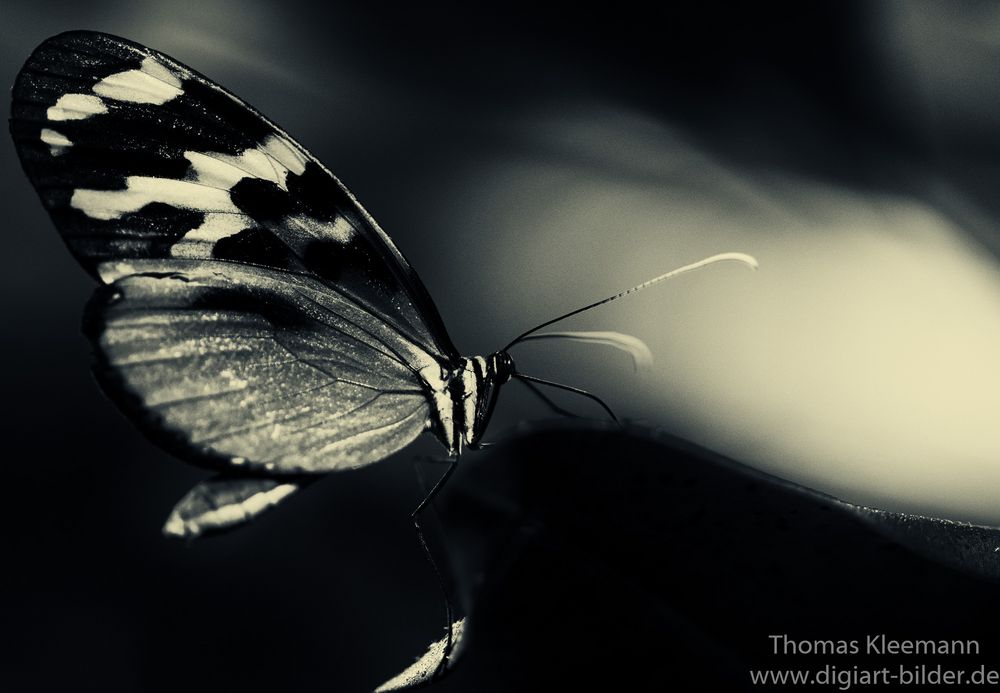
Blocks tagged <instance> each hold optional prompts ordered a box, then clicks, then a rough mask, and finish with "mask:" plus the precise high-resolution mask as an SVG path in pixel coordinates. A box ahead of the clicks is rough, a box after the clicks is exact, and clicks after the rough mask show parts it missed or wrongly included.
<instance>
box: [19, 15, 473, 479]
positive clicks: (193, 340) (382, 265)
mask: <svg viewBox="0 0 1000 693" xmlns="http://www.w3.org/2000/svg"><path fill="white" fill-rule="evenodd" d="M11 131H12V134H13V136H14V139H15V142H16V144H17V149H18V153H19V155H20V157H21V161H22V164H23V166H24V169H25V171H26V172H27V174H28V176H29V178H30V179H31V181H32V183H33V184H34V186H35V188H36V189H37V191H38V193H39V195H40V197H41V199H42V201H43V203H44V204H45V206H46V208H47V209H48V210H49V212H50V214H51V215H52V218H53V219H54V220H55V222H56V225H57V226H58V228H59V230H60V232H61V233H62V235H63V238H64V239H65V240H66V242H67V244H68V246H69V248H70V250H71V251H72V252H73V254H74V255H75V256H76V257H77V259H78V260H79V261H80V263H81V264H82V265H83V266H84V267H85V268H86V269H87V270H88V271H90V272H91V273H92V274H94V275H95V276H96V277H98V278H99V279H100V280H101V281H102V282H104V283H105V284H107V285H108V286H106V287H104V288H103V289H102V290H100V291H98V293H97V294H96V295H95V297H94V299H93V300H92V302H91V305H90V308H89V310H88V318H87V321H86V324H87V332H88V334H89V336H90V337H91V339H92V340H93V341H94V343H95V346H96V348H97V349H96V350H97V353H98V365H97V372H98V375H99V377H100V379H101V381H102V383H103V384H104V386H105V389H106V390H107V391H108V392H109V393H110V394H111V395H112V397H114V398H115V399H116V400H117V401H118V402H119V404H121V405H123V406H124V408H125V409H126V411H127V412H128V413H129V414H130V416H132V418H133V419H134V420H136V421H137V422H138V423H139V424H140V425H141V426H142V427H143V428H144V430H146V431H147V433H149V434H150V435H151V436H152V437H155V438H157V439H158V440H159V442H161V443H162V444H164V445H166V446H167V447H170V448H171V449H174V450H175V451H177V452H180V453H182V454H185V455H186V456H188V457H193V458H195V459H197V460H198V461H205V462H210V463H215V464H221V465H223V466H229V467H233V466H237V467H243V468H246V469H248V470H250V471H255V472H257V471H269V472H275V473H302V472H320V471H330V470H333V469H340V468H345V467H354V466H358V465H361V464H366V463H369V462H374V461H376V460H378V459H382V458H383V457H385V456H387V455H388V454H390V453H392V452H393V451H395V450H398V449H399V448H401V447H403V446H404V445H406V444H407V443H409V442H410V441H411V440H413V438H414V437H416V436H417V435H418V434H419V433H420V432H421V431H422V430H425V428H426V427H427V425H428V422H429V420H430V419H431V418H432V416H433V414H432V410H431V405H430V404H429V398H433V396H434V392H432V391H431V392H429V391H428V385H427V380H426V378H424V377H423V376H422V375H421V373H427V372H428V370H430V371H435V370H436V371H440V370H441V369H442V368H448V367H450V365H451V364H454V363H456V362H457V360H458V355H457V352H456V351H455V349H454V347H453V346H452V344H451V341H450V340H449V338H448V336H447V333H446V332H445V330H444V327H443V325H442V323H441V319H440V317H439V316H438V313H437V310H436V308H435V307H434V305H433V303H432V302H431V300H430V298H429V296H428V294H427V291H426V289H425V288H424V287H423V285H422V284H421V282H420V280H419V278H418V277H417V275H416V273H415V272H414V271H413V269H412V268H411V267H410V265H409V264H408V263H407V262H406V260H405V259H404V258H403V256H402V255H401V254H400V252H399V251H398V250H397V248H396V247H395V245H394V244H393V243H392V241H391V240H390V239H389V237H388V236H387V235H386V234H385V233H384V232H383V231H382V230H381V229H380V228H379V227H378V226H377V225H376V224H375V222H374V221H373V220H372V218H371V217H370V216H369V215H368V214H367V212H365V211H364V209H362V208H361V206H360V205H359V204H358V203H357V201H356V200H355V199H354V198H353V197H352V196H351V195H350V193H349V192H348V191H347V190H346V189H345V188H344V187H343V185H341V184H340V182H339V181H338V180H337V179H336V178H335V177H334V176H333V175H332V174H331V173H330V172H329V171H328V170H327V169H325V168H324V167H323V166H322V165H321V164H320V163H319V162H318V161H317V160H316V159H315V158H313V157H312V156H311V155H310V154H309V153H308V152H306V151H305V150H304V149H303V148H302V147H300V146H299V145H298V144H297V143H295V142H294V141H293V140H292V139H291V138H290V137H289V136H288V135H287V134H286V133H284V132H283V131H282V130H281V129H279V128H278V127H277V126H275V125H274V124H273V123H271V122H270V121H268V120H267V119H266V118H264V117H263V116H261V115H260V114H259V113H258V112H257V111H255V110H254V109H252V108H251V107H249V106H247V105H246V104H245V103H243V102H242V101H240V100H239V99H237V98H236V97H234V96H232V95H231V94H229V93H228V92H226V91H225V90H223V89H222V88H221V87H219V86H217V85H215V84H213V83H211V82H210V81H208V80H207V79H205V78H204V77H202V76H200V75H198V74H197V73H195V72H194V71H192V70H190V69H189V68H187V67H184V66H183V65H181V64H179V63H177V62H176V61H174V60H172V59H170V58H169V57H166V56H164V55H162V54H160V53H157V52H155V51H152V50H150V49H148V48H145V47H143V46H140V45H138V44H134V43H132V42H129V41H126V40H124V39H120V38H116V37H112V36H107V35H104V34H97V33H92V32H71V33H68V34H62V35H60V36H56V37H54V38H52V39H49V40H48V41H46V42H45V43H43V44H42V45H41V46H40V47H39V48H38V49H37V50H36V51H35V52H34V53H33V54H32V56H31V57H30V58H29V59H28V62H27V63H26V65H25V66H24V68H23V69H22V71H21V73H20V74H19V76H18V79H17V82H16V84H15V88H14V99H13V106H12V117H11Z"/></svg>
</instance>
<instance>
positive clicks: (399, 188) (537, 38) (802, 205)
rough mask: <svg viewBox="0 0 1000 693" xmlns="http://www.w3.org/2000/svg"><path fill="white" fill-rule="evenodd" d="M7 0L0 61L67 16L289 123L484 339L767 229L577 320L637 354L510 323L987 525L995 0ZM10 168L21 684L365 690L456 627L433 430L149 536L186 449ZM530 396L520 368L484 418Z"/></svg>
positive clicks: (705, 416)
mask: <svg viewBox="0 0 1000 693" xmlns="http://www.w3.org/2000/svg"><path fill="white" fill-rule="evenodd" d="M3 13H4V22H3V26H2V28H0V71H2V79H3V81H4V82H5V83H7V84H11V83H12V82H13V79H14V76H15V74H16V72H17V70H18V69H19V67H20V65H21V63H22V61H23V60H24V59H25V58H26V57H27V55H28V53H29V52H30V51H31V50H32V48H34V46H36V45H37V44H38V43H39V42H41V41H42V40H43V39H45V38H46V37H48V36H50V35H52V34H55V33H58V32H60V31H63V30H68V29H76V28H89V29H97V30H101V31H107V32H110V33H115V34H119V35H122V36H125V37H128V38H131V39H133V40H136V41H139V42H141V43H145V44H147V45H150V46H152V47H155V48H157V49H159V50H162V51H163V52H165V53H167V54H169V55H172V56H173V57H175V58H177V59H178V60H180V61H181V62H184V63H186V64H188V65H191V66H192V67H194V68H195V69H197V70H198V71H200V72H202V73H204V74H206V75H208V76H209V77H211V78H213V79H215V80H216V81H218V82H220V83H221V84H223V85H225V86H227V87H228V88H229V89H230V90H232V91H234V92H235V93H237V94H239V95H240V96H242V97H243V98H245V99H246V100H248V101H249V102H250V103H252V104H254V105H255V106H257V107H258V108H259V109H260V110H261V111H263V112H264V113H265V114H267V115H268V116H270V117H272V118H273V119H275V120H276V121H277V122H279V123H281V124H282V125H283V127H285V128H286V129H287V130H288V131H289V132H290V133H291V134H292V135H293V136H295V137H296V138H297V139H298V140H299V141H301V142H302V143H303V144H304V145H305V146H306V147H307V148H309V149H310V150H311V151H312V152H314V153H315V154H316V155H317V156H318V157H319V158H320V159H322V160H323V161H324V162H325V163H326V164H327V165H328V166H329V167H330V168H331V169H332V170H334V171H335V172H336V173H337V174H338V175H339V176H340V178H341V179H342V180H343V181H344V182H345V183H346V184H347V185H348V187H350V188H351V190H352V191H353V192H354V193H355V194H356V195H357V196H358V198H359V199H360V200H362V202H363V203H364V204H365V205H366V207H367V208H368V209H369V211H371V212H372V213H373V215H374V216H375V217H376V218H377V219H378V220H379V221H380V223H381V224H382V226H383V227H384V228H385V229H386V230H387V231H388V232H389V233H390V234H391V235H392V236H393V238H394V239H395V240H396V241H397V244H398V245H399V246H400V247H401V249H402V250H403V252H404V253H405V254H406V255H407V257H408V258H409V259H410V261H411V263H412V264H413V265H414V266H415V267H416V269H417V271H418V272H419V273H420V274H421V276H422V278H423V279H424V281H425V283H426V284H427V285H428V288H429V290H430V292H431V294H432V295H433V296H434V298H435V300H436V302H437V304H438V306H439V308H440V310H441V313H442V315H443V317H444V320H445V322H446V324H447V325H448V327H449V330H450V331H451V334H452V337H453V338H454V340H455V342H456V343H457V344H458V346H459V348H460V349H461V350H462V351H463V352H464V353H468V354H473V353H489V352H490V351H492V350H494V349H496V348H497V347H498V346H500V345H502V344H504V343H506V342H507V341H508V340H509V339H510V338H511V337H512V336H513V335H515V334H517V333H519V332H520V331H522V330H524V329H526V328H527V327H530V326H531V325H533V324H536V323H538V322H541V321H543V320H545V319H547V318H549V317H552V316H554V315H556V314H559V313H561V312H564V311H566V310H569V309H571V308H573V307H576V306H578V305H580V304H581V303H585V302H588V301H591V300H595V299H597V298H601V297H603V296H604V295H607V294H610V293H613V292H615V291H618V290H620V289H622V288H625V287H627V286H630V285H632V284H635V283H637V282H639V281H642V280H643V279H646V278H648V277H650V276H653V275H655V274H658V273H660V272H663V271H665V270H667V269H670V268H671V267H674V266H678V265H681V264H684V263H686V262H690V261H692V260H695V259H698V258H699V257H701V256H704V255H708V254H712V253H715V252H721V251H726V250H742V251H745V252H749V253H752V254H754V255H756V256H757V257H758V259H759V260H760V262H761V270H760V271H759V272H757V273H755V274H750V273H749V272H746V271H743V270H742V269H740V268H737V267H735V266H727V267H719V268H715V269H712V270H708V271H706V272H704V273H702V274H700V275H695V276H691V277H686V278H684V279H681V280H677V281H676V282H674V283H673V285H672V286H665V287H661V288H658V289H655V290H651V291H648V292H645V293H643V294H640V295H638V296H636V297H634V298H630V299H629V300H628V301H623V302H620V303H616V304H614V305H612V306H608V307H606V308H604V309H602V310H601V311H600V312H598V313H594V314H590V315H588V316H582V317H581V318H579V319H577V320H576V321H575V322H574V323H572V327H575V328H578V329H616V330H620V331H624V332H629V333H633V334H636V335H637V336H639V337H641V338H643V339H644V340H646V341H647V343H649V345H650V347H651V348H652V350H653V352H654V356H655V358H656V361H655V363H654V366H653V367H652V369H651V371H648V372H646V373H639V374H636V373H633V372H632V370H631V368H630V366H629V364H628V362H627V359H626V357H624V356H622V355H621V354H618V353H615V352H606V351H600V350H598V349H597V348H593V349H591V348H587V347H581V346H576V345H570V346H560V347H558V348H556V347H553V348H545V347H543V346H541V345H539V346H535V345H525V346H523V347H520V349H521V350H520V351H519V352H518V353H516V354H515V357H516V358H517V360H518V364H519V366H520V367H521V368H522V369H523V370H524V371H526V372H529V373H534V374H537V375H540V376H543V377H549V378H552V379H556V380H562V381H564V382H571V383H573V384H576V385H580V386H583V387H587V388H588V389H591V390H594V391H597V392H599V393H600V394H601V395H602V396H603V397H605V398H606V399H607V400H608V401H609V403H611V405H612V406H613V407H615V409H616V411H618V412H619V413H620V414H622V415H623V416H626V417H629V418H632V419H636V420H640V421H643V422H645V423H647V424H649V425H652V426H655V427H662V428H665V429H666V430H669V431H671V432H673V433H675V434H677V435H680V436H682V437H685V438H690V439H691V440H694V441H696V442H698V443H700V444H701V445H703V446H705V447H707V448H710V449H714V450H718V451H720V452H723V453H725V454H728V455H729V456H730V457H733V458H735V459H737V460H740V461H743V462H746V463H748V464H752V465H754V466H756V467H758V468H761V469H765V470H768V471H770V472H773V473H775V474H777V475H779V476H782V477H786V478H790V479H794V480H796V481H799V482H801V483H804V484H806V485H808V486H811V487H815V488H819V489H821V490H823V491H827V492H829V493H833V494H835V495H837V496H840V497H843V498H845V499H847V500H850V501H854V502H859V503H867V504H869V505H874V506H876V507H887V508H890V509H895V510H908V511H915V512H922V513H925V514H932V515H939V516H945V517H951V518H955V519H959V520H970V521H974V522H981V523H989V524H1000V510H998V509H997V504H996V502H995V499H996V497H997V495H998V492H1000V465H998V464H997V462H996V460H997V453H998V451H1000V426H996V424H995V412H996V411H998V409H1000V368H998V367H997V366H996V365H995V355H996V354H997V353H1000V352H998V348H1000V274H998V272H997V253H998V252H1000V234H998V233H997V219H998V218H1000V203H998V198H997V196H996V195H995V194H994V190H995V187H996V183H997V182H998V179H1000V167H998V161H1000V134H998V133H1000V128H998V125H1000V123H998V118H1000V116H998V115H997V114H998V113H1000V88H998V87H1000V77H998V71H997V69H996V66H997V65H998V64H1000V63H998V60H997V58H998V53H1000V11H998V9H997V7H996V6H995V5H993V4H990V3H977V2H958V3H945V2H940V3H933V2H890V1H888V0H883V1H879V2H836V3H770V4H764V3H753V4H746V5H742V6H736V7H734V6H731V5H730V4H728V3H711V2H700V3H661V4H660V5H651V6H645V5H642V4H638V3H630V2H619V3H615V4H614V5H605V6H600V7H598V8H595V9H585V8H583V7H581V6H579V5H578V4H549V5H545V6H538V5H535V4H523V5H520V4H517V3H514V4H510V3H507V4H504V5H503V6H502V7H500V6H498V7H496V8H492V7H491V8H479V7H476V8H473V7H471V6H468V5H467V4H461V3H453V4H449V3H419V4H411V5H405V6H399V7H397V6H393V5H389V4H381V3H347V4H343V3H303V2H291V1H289V2H282V3H264V2H253V1H251V2H236V1H235V0H230V1H220V0H203V1H200V2H197V3H193V2H183V3H167V2H149V1H139V2H90V3H87V4H86V5H81V4H77V3H68V2H67V3H60V2H22V1H20V0H9V1H8V2H6V3H5V4H4V12H3ZM0 176H2V180H3V185H4V189H5V190H6V191H7V194H6V195H4V197H3V209H4V218H5V221H6V224H7V227H8V233H7V237H8V239H9V240H10V242H9V243H8V246H7V248H6V253H5V258H6V260H7V268H6V270H5V271H4V272H3V273H2V274H0V282H2V285H3V295H4V297H5V298H4V313H5V315H4V318H5V322H4V324H5V325H6V326H7V327H6V333H5V336H6V338H5V339H4V340H3V345H2V349H3V356H4V361H5V363H6V364H7V368H5V369H4V392H5V394H6V402H7V407H6V410H7V411H6V413H5V416H4V417H3V423H4V427H5V431H4V440H5V442H6V443H7V448H6V455H5V458H6V460H7V463H6V467H7V475H6V477H5V479H6V483H7V485H8V488H9V493H8V494H7V499H6V502H5V503H4V504H3V505H2V513H3V519H4V526H5V527H6V530H5V532H4V538H5V543H6V546H5V549H4V554H5V558H6V561H5V562H6V564H7V568H6V570H5V571H4V573H5V574H4V577H3V599H4V604H3V613H4V619H3V623H4V625H3V631H4V632H3V637H4V638H5V639H6V640H7V642H6V643H5V645H4V648H3V650H4V653H5V655H4V656H5V657H9V658H10V661H9V663H5V664H4V669H5V671H6V672H7V674H6V675H7V676H12V677H13V678H14V681H15V682H17V683H18V686H16V687H15V688H16V689H18V690H21V689H23V690H56V689H61V688H64V687H65V686H66V685H69V684H67V682H68V681H72V682H73V683H72V685H73V687H74V688H77V689H84V690H86V689H89V688H93V689H95V690H102V691H111V690H124V691H129V690H160V689H163V690H166V689H168V688H171V689H175V688H177V687H179V686H184V685H187V683H188V682H189V680H190V683H191V684H192V685H195V680H197V679H198V677H197V672H199V671H200V670H203V669H205V668H206V667H207V668H208V669H210V670H212V671H216V672H220V671H221V672H225V671H228V670H232V671H233V672H234V674H233V675H234V676H235V677H236V678H235V679H233V680H235V681H237V682H241V683H243V684H245V685H246V686H249V687H250V688H254V687H257V688H261V689H263V688H266V687H268V686H270V687H271V688H272V689H274V690H312V689H314V688H316V687H318V686H320V685H321V686H322V687H324V688H330V689H336V690H360V689H365V688H366V687H371V686H372V685H374V684H375V683H378V682H380V681H382V680H384V679H385V678H388V677H389V676H391V675H392V674H394V673H396V672H397V671H398V670H399V669H400V668H402V666H403V665H405V664H406V663H408V661H409V659H408V658H409V657H411V656H415V655H416V654H418V653H419V652H420V651H421V650H422V648H423V647H424V645H425V644H426V643H427V642H428V641H429V639H430V638H431V637H432V636H433V635H435V634H436V633H437V630H436V629H437V622H438V620H439V611H440V604H439V602H438V599H437V592H436V586H435V584H434V581H433V578H432V576H431V574H430V572H429V570H428V569H427V567H426V565H425V564H424V562H423V558H422V556H421V554H420V551H419V548H418V546H417V544H416V541H415V540H414V538H413V534H412V531H411V529H410V526H409V520H408V512H409V510H410V509H411V508H412V506H414V505H415V503H416V502H417V501H418V500H419V498H420V497H421V488H420V486H419V484H418V483H417V481H416V475H415V473H414V469H413V456H414V455H415V454H419V453H424V454H434V453H435V452H436V450H435V445H434V444H433V441H423V442H422V443H421V444H419V445H417V446H414V448H411V449H410V450H407V451H404V452H403V453H400V454H398V455H396V456H395V457H393V458H391V459H390V460H388V461H386V462H383V463H380V464H378V465H374V466H372V467H371V468H369V469H365V470H362V471H359V472H356V473H350V474H344V475H341V476H338V477H336V478H332V479H329V480H327V481H325V482H324V483H322V484H319V485H317V486H316V487H315V488H313V489H311V490H310V491H309V492H308V493H304V494H302V497H301V498H296V499H294V501H293V502H290V503H289V504H288V505H287V507H282V508H281V509H280V510H278V511H277V512H275V513H274V514H273V515H272V516H270V517H267V518H266V519H264V520H262V521H261V522H259V523H257V524H255V525H254V526H252V527H250V528H247V529H244V530H242V531H239V532H235V533H233V534H229V535H225V536H223V537H219V538H216V539H212V540H209V541H206V542H205V543H199V544H194V545H190V546H186V545H182V544H176V543H172V542H169V541H167V540H166V539H164V538H162V537H161V535H160V534H159V528H160V526H161V525H162V522H163V521H164V520H165V518H166V516H167V514H168V512H169V510H170V508H171V507H172V504H173V503H174V502H175V501H176V500H177V499H178V498H179V497H180V496H182V495H183V494H184V492H185V491H186V490H187V489H188V488H189V487H190V486H191V485H193V484H194V483H195V482H196V481H197V480H198V479H199V478H201V476H202V473H201V472H200V471H198V470H197V469H195V468H193V467H190V466H187V465H185V464H183V463H182V462H180V461H178V460H176V459H173V458H171V457H170V456H168V455H166V454H165V453H162V452H160V451H159V450H157V449H156V448H154V447H153V446H152V445H150V444H149V443H147V442H146V441H145V440H144V439H143V438H142V437H141V436H140V435H139V434H138V433H137V432H136V431H134V430H133V429H132V428H131V426H130V425H128V424H127V422H125V420H124V419H123V418H122V417H120V416H119V415H118V414H117V413H116V412H115V410H114V408H113V406H112V405H111V404H110V403H108V402H107V401H106V400H105V399H104V398H103V397H102V396H101V394H100V393H99V391H98V389H97V387H96V385H95V384H94V383H93V382H92V379H91V377H90V375H89V372H88V365H89V361H90V355H89V351H88V345H87V344H86V342H85V340H84V339H83V337H82V336H81V335H80V333H79V327H78V326H79V320H80V312H81V309H82V306H83V304H84V302H85V301H86V300H87V297H88V296H89V293H90V291H91V290H92V285H91V282H90V280H89V279H88V278H87V277H86V276H85V275H84V273H83V271H82V270H80V269H79V268H78V267H77V266H76V265H75V263H74V261H73V260H72V258H71V257H70V256H69V254H68V253H67V252H66V251H65V249H64V248H63V247H62V244H61V242H60V240H59V238H58V234H57V233H56V232H55V229H54V228H53V227H52V225H51V223H50V222H49V220H48V219H47V217H46V215H45V213H44V211H43V209H42V207H41V205H40V204H39V203H38V201H37V200H36V199H35V196H34V193H33V191H32V190H31V188H30V185H29V184H28V182H27V180H26V179H25V177H24V176H23V174H22V173H21V171H20V170H19V166H18V163H17V160H16V156H15V153H14V151H13V146H12V144H11V142H10V141H9V140H7V141H6V143H5V144H3V145H2V154H0ZM566 327H567V329H568V328H570V327H571V325H570V324H569V323H566ZM543 344H544V343H543ZM546 346H548V345H546ZM572 404H573V406H576V407H578V408H579V409H580V410H581V411H582V412H584V413H592V414H593V415H595V416H597V415H598V414H599V412H596V411H592V410H590V409H588V408H587V405H586V403H580V402H572ZM545 416H547V414H546V412H545V410H544V409H542V408H540V407H539V406H538V404H537V402H536V401H535V400H533V399H531V398H529V397H528V396H527V395H526V394H525V393H524V392H521V391H518V390H517V386H516V385H512V386H509V387H507V388H506V391H505V392H504V401H503V402H502V404H501V407H500V410H499V411H498V414H497V419H496V420H495V421H494V422H493V425H492V428H491V430H492V432H493V435H494V436H497V437H506V436H509V435H512V433H511V427H512V426H513V425H514V424H515V423H516V422H517V421H520V420H522V419H537V418H541V417H545ZM667 463H669V460H668V459H666V458H665V460H664V464H667ZM614 470H615V461H614V460H609V461H608V473H609V474H613V473H614ZM887 627H888V626H887ZM817 630H818V631H822V625H821V624H820V625H817ZM248 662H249V664H248ZM251 664H252V666H251ZM237 670H241V671H242V673H239V672H238V671H237ZM209 680H215V679H209ZM220 680H221V679H220ZM200 681H202V682H206V681H208V680H206V679H200ZM32 682H33V683H32Z"/></svg>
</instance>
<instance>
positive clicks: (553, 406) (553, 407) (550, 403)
mask: <svg viewBox="0 0 1000 693" xmlns="http://www.w3.org/2000/svg"><path fill="white" fill-rule="evenodd" d="M521 383H522V384H523V385H524V386H525V387H526V388H528V390H529V391H530V392H531V393H532V394H533V395H535V396H536V397H538V399H540V400H542V401H543V402H544V403H545V404H546V405H547V406H548V408H549V409H551V410H552V411H553V412H555V413H556V414H559V415H561V416H566V417H569V418H571V419H582V418H583V417H582V416H580V415H579V414H574V413H573V412H571V411H570V410H568V409H563V408H562V407H560V406H559V405H558V404H556V403H555V402H554V401H553V400H552V398H551V397H549V396H548V395H547V394H545V393H544V392H542V391H541V390H540V389H539V387H538V386H537V385H535V384H534V383H532V382H530V381H528V380H521Z"/></svg>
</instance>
